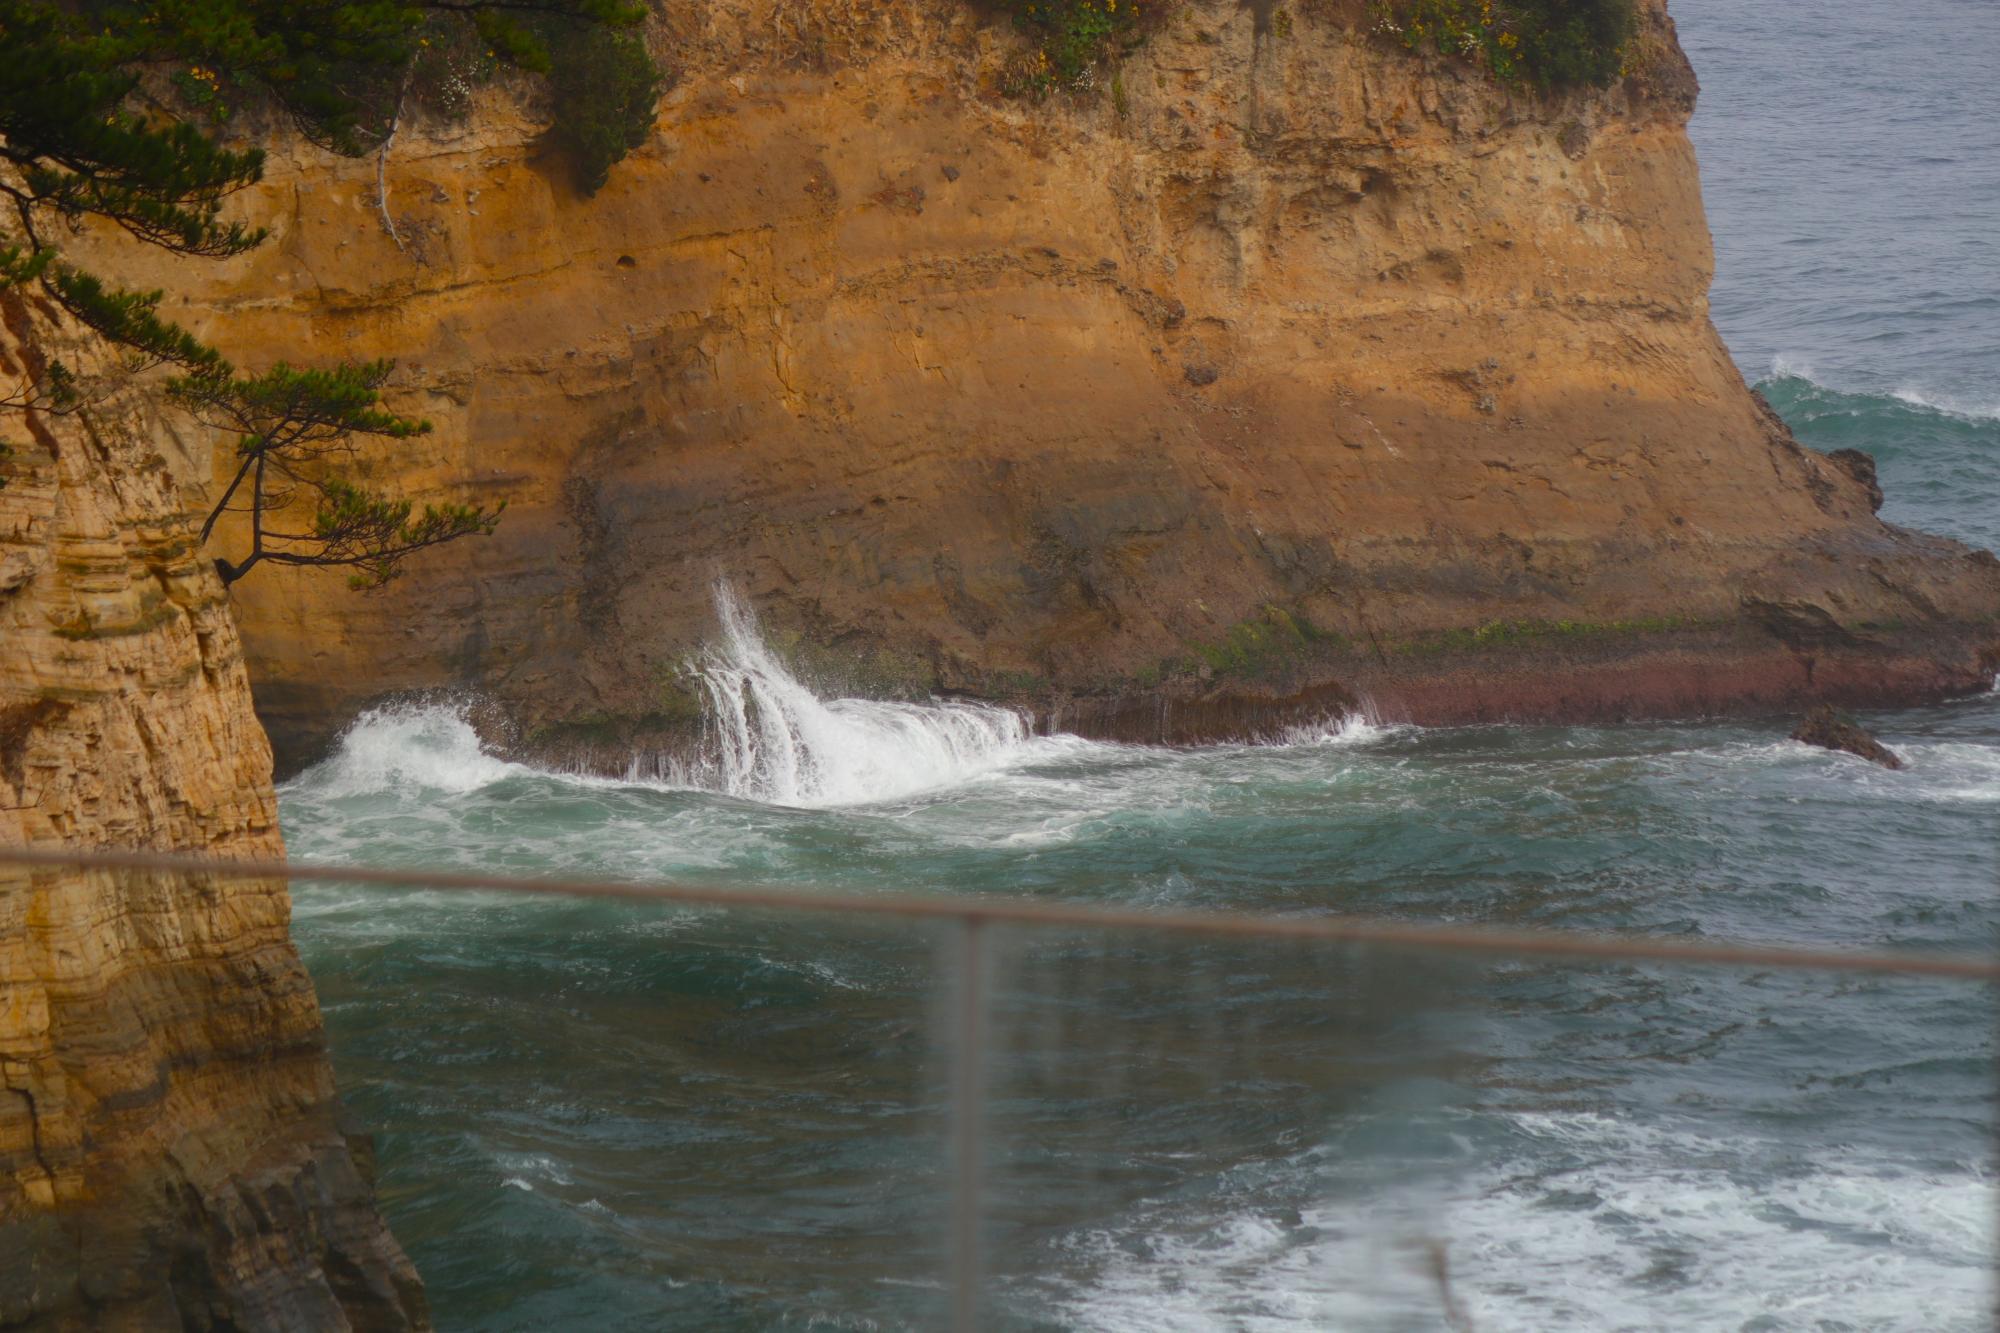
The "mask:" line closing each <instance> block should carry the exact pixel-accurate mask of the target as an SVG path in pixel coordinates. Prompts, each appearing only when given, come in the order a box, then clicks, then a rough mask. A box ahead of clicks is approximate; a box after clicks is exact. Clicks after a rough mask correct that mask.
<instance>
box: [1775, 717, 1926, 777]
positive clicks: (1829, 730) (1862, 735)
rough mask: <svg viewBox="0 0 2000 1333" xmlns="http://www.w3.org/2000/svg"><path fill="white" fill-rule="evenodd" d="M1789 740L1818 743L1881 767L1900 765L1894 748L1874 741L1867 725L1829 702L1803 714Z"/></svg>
mask: <svg viewBox="0 0 2000 1333" xmlns="http://www.w3.org/2000/svg"><path fill="white" fill-rule="evenodd" d="M1792 739H1793V740H1795V741H1802V742H1804V743H1805V744H1807V745H1817V746H1818V747H1819V748H1820V749H1822V750H1840V751H1843V752H1845V753H1847V754H1852V755H1859V756H1860V757H1861V758H1863V759H1866V760H1867V761H1868V762H1869V763H1871V764H1880V765H1881V766H1882V767H1884V768H1901V767H1902V766H1903V760H1902V757H1901V756H1900V755H1898V754H1897V753H1896V752H1895V751H1894V750H1891V749H1890V748H1889V747H1888V746H1886V745H1884V744H1882V742H1880V741H1878V740H1876V739H1875V738H1874V736H1872V735H1870V734H1869V733H1868V731H1867V729H1866V728H1864V727H1862V726H1861V725H1860V724H1858V723H1857V722H1855V720H1854V719H1853V718H1851V717H1847V716H1844V715H1843V714H1842V713H1841V712H1840V710H1839V709H1837V708H1834V707H1832V706H1831V705H1829V704H1821V705H1820V706H1819V707H1818V708H1815V709H1813V710H1812V711H1811V712H1810V713H1807V714H1806V715H1805V718H1804V720H1803V721H1801V722H1800V723H1799V725H1798V729H1797V730H1796V731H1794V732H1793V733H1792Z"/></svg>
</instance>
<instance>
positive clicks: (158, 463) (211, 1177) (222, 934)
mask: <svg viewBox="0 0 2000 1333" xmlns="http://www.w3.org/2000/svg"><path fill="white" fill-rule="evenodd" d="M57 353H59V354H61V355H62V356H63V358H64V359H65V361H67V362H68V363H69V364H70V365H71V366H72V367H73V368H74V367H82V368H83V369H84V370H85V371H86V372H88V371H89V370H90V369H92V365H93V363H92V359H91V354H90V352H89V350H88V348H87V347H84V346H81V345H79V344H78V343H77V342H76V340H74V339H71V338H68V337H66V336H65V335H64V334H62V333H61V331H60V329H59V327H58V326H57V325H55V324H54V323H53V322H52V317H51V314H50V312H49V311H47V310H46V309H39V308H36V307H33V306H31V305H30V304H29V303H28V302H27V301H25V300H24V299H23V297H22V296H21V294H20V293H19V292H10V291H5V290H0V380H4V381H5V382H6V383H8V384H10V385H12V384H18V383H20V382H23V381H24V380H31V379H34V378H37V377H39V375H40V373H41V366H42V359H43V358H44V357H47V356H49V355H52V354H57ZM96 368H97V369H99V370H101V369H103V367H102V366H101V365H99V366H97V367H96ZM85 378H86V385H85V387H86V399H87V402H88V406H87V407H86V408H84V409H83V410H80V411H77V412H74V413H71V414H68V415H64V416H50V415H46V414H29V415H28V416H27V417H26V419H25V430H23V429H22V422H23V417H22V415H21V414H18V413H10V414H9V415H8V419H7V420H8V423H9V424H10V427H11V428H10V429H9V430H8V431H7V442H8V443H9V445H11V446H12V448H13V452H12V454H11V455H10V456H8V457H7V458H6V459H5V460H4V461H3V462H0V479H4V481H5V483H6V484H5V486H4V488H0V645H4V651H0V846H5V847H24V846H25V847H31V848H85V849H88V848H102V847H113V848H132V847H140V848H146V849H152V850H162V851H184V852H194V853H201V854H206V855H215V856H223V857H276V856H282V855H283V844H282V842H281V840H280V838H279V834H278V823H277V808H276V800H275V797H274V795H273V793H272V789H271V758H270V749H269V747H268V745H267V744H266V742H265V739H264V735H263V732H262V731H261V730H260V729H259V727H258V725H257V720H256V718H255V716H254V715H253V714H252V711H251V707H250V694H249V683H248V680H247V678H246V676H245V672H244V667H243V660H242V653H241V650H240V648H239V646H238V642H237V636H236V631H235V628H234V627H233V625H232V624H231V621H230V616H229V611H228V608H227V606H226V604H225V602H224V599H223V595H222V589H221V587H220V586H219V584H218V583H217V580H216V577H215V575H214V573H213V571H212V570H211V568H210V566H209V563H208V561H207V560H206V559H205V558H204V557H203V556H202V555H201V553H200V552H199V551H198V550H197V549H196V548H195V545H194V542H193V540H192V539H193V535H194V529H193V528H192V526H191V525H190V522H189V520H188V518H187V516H186V515H185V514H184V512H183V508H184V506H183V504H182V501H181V499H180V496H179V492H178V489H177V487H176V485H175V483H174V480H173V477H172V475H171V473H170V470H169V468H168V467H167V464H166V460H165V459H164V458H162V457H161V456H160V455H159V454H158V453H157V452H155V450H154V447H153V444H152V443H151V442H150V439H149V437H150V436H151V435H152V433H153V432H152V431H150V430H149V429H143V428H142V422H141V420H140V419H139V418H138V417H137V416H136V415H135V413H136V406H137V403H138V399H137V398H136V397H134V396H130V395H129V394H122V393H121V392H120V391H118V390H117V389H116V388H115V387H113V386H112V384H111V383H110V382H108V381H107V380H106V379H102V378H96V377H93V376H90V375H88V374H86V377H85ZM289 916H290V900H289V898H288V897H287V894H286V890H285V885H284V884H283V883H282V882H281V881H270V880H264V881H248V882H246V881H242V880H231V879H197V880H189V879H186V878H182V877H172V878H168V877H151V876H146V875H139V874H125V873H110V872H92V873H83V872H75V871H67V870H32V871H31V870H27V869H22V868H18V867H9V866H5V865H0V1327H5V1328H10V1329H11V1328H16V1327H26V1328H34V1329H148V1330H151V1329H164V1328H182V1327H185V1328H196V1329H209V1328H231V1329H339V1328H350V1327H353V1328H368V1329H401V1328H412V1327H420V1326H426V1325H427V1319H426V1316H425V1313H424V1310H425V1307H424V1301H423V1293H422V1291H421V1289H420V1287H419V1286H418V1283H417V1277H416V1273H415V1271H414V1270H413V1269H412V1268H411V1266H410V1264H409V1261H408V1260H407V1259H406V1258H404V1256H403V1254H402V1251H401V1250H400V1249H398V1247H397V1245H396V1242H395V1241H394V1240H393V1239H392V1238H391V1237H390V1235H389V1233H388V1231H387V1230H386V1228H385V1227H384V1226H383V1223H382V1221H381V1219H380V1217H379V1216H378V1215H377V1213H376V1211H375V1205H374V1199H373V1187H372V1185H371V1183H370V1181H369V1178H368V1172H367V1170H366V1169H365V1168H366V1164H367V1162H368V1156H367V1152H366V1149H367V1143H366V1140H365V1139H361V1138H358V1137H357V1138H350V1137H349V1136H348V1135H347V1134H346V1133H345V1132H344V1131H343V1128H342V1125H341V1122H340V1118H339V1108H338V1105H337V1103H336V1100H335V1097H334V1089H333V1079H332V1072H331V1069H330V1067H329V1066H328V1063H327V1056H326V1049H325V1045H324V1041H323V1038H322V1034H321V1029H320V1017H319V1009H318V1005H317V1002H316V1000H315V999H314V995H313V988H312V982H311V980H310V979H309V978H308V977H307V976H306V973H305V969H304V968H303V967H302V966H301V964H300V962H299V956H298V954H297V952H296V951H295V950H294V949H293V947H292V944H291V940H290V938H289V935H288V933H287V922H288V919H289Z"/></svg>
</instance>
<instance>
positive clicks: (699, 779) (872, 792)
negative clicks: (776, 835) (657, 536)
mask: <svg viewBox="0 0 2000 1333" xmlns="http://www.w3.org/2000/svg"><path fill="white" fill-rule="evenodd" d="M715 608H716V615H717V618H718V619H719V620H720V622H721V630H722V633H721V637H720V639H719V640H718V641H716V642H715V643H713V644H712V645H711V646H710V647H709V649H708V651H707V652H706V653H704V654H703V655H702V657H701V658H700V660H699V661H698V662H696V663H695V664H694V666H693V668H692V670H693V674H694V677H695V680H696V682H697V683H698V684H699V686H700V687H701V690H702V692H703V694H704V695H705V696H706V702H707V704H708V708H707V716H706V723H707V730H708V735H707V743H706V745H705V747H704V753H703V754H702V755H701V756H699V757H698V758H697V759H695V760H694V761H693V762H690V763H671V764H668V765H666V766H665V769H666V774H665V775H666V777H667V780H668V781H669V782H670V783H672V784H674V785H681V786H687V787H693V788H697V789H700V790H703V791H714V792H721V793H725V794H727V795H730V796H740V797H745V798H748V799H750V800H755V801H762V802H765V803H768V804H772V805H789V806H834V805H856V804H862V803H865V802H872V801H888V800H895V799H897V798H899V797H904V796H909V795H913V794H915V793H917V792H923V791H929V790H933V789H936V788H940V787H949V786H953V785H955V784H958V783H961V782H964V781H966V780H967V779H969V778H972V777H976V776H978V775H979V774H982V773H987V772H991V771H993V770H994V769H997V768H1001V767H1004V766H1006V765H1008V764H1010V763H1014V762H1018V761H1020V760H1022V759H1025V758H1028V757H1031V756H1032V754H1033V753H1034V752H1035V750H1036V748H1037V747H1036V742H1035V738H1034V737H1033V735H1032V734H1031V732H1030V731H1029V727H1028V720H1027V719H1026V718H1024V717H1022V716H1021V715H1020V714H1019V713H1016V712H1014V711H1012V710H1010V709H1005V708H995V707H991V706H989V705H985V704H972V703H960V702H955V701H946V700H933V701H930V702H926V703H906V702H898V701H887V700H876V699H821V698H820V697H819V696H818V695H816V694H814V693H813V692H812V690H810V689H808V688H807V687H806V686H805V685H804V684H803V683H802V682H801V681H800V680H799V679H798V678H797V677H796V676H794V675H793V674H792V673H791V671H790V670H788V669H787V668H786V666H785V664H784V663H783V662H782V661H780V660H779V659H778V657H777V656H776V655H775V654H774V653H772V652H771V650H770V648H769V646H768V645H766V644H765V642H764V639H763V636H762V634H761V633H760V632H759V630H758V626H757V621H756V618H755V617H754V616H753V615H752V614H751V612H750V609H749V608H748V607H746V606H745V605H744V604H743V602H742V600H741V599H740V598H738V597H737V596H736V594H735V593H734V592H733V591H732V590H731V589H729V588H728V587H727V586H718V587H717V588H716V591H715ZM635 776H636V774H635Z"/></svg>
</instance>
